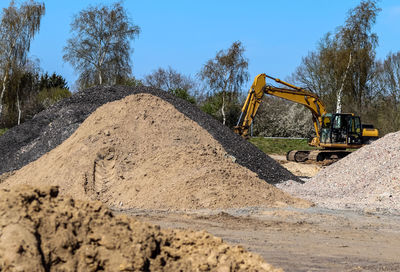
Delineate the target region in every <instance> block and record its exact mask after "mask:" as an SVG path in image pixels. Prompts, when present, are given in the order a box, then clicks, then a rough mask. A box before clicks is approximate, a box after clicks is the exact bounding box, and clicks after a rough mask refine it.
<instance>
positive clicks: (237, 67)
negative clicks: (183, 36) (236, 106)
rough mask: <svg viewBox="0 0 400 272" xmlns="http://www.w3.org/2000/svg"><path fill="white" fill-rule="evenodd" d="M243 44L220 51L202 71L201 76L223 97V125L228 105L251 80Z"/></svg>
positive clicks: (237, 43) (235, 44)
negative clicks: (244, 84)
mask: <svg viewBox="0 0 400 272" xmlns="http://www.w3.org/2000/svg"><path fill="white" fill-rule="evenodd" d="M244 50H245V49H244V47H243V45H242V43H241V42H239V41H236V42H234V43H233V44H232V45H231V47H230V48H229V49H228V50H226V51H223V50H221V51H219V52H218V53H217V55H216V56H215V58H213V59H210V60H209V61H207V63H206V64H205V65H204V66H203V68H202V69H201V71H200V73H199V76H200V78H201V79H202V80H204V81H205V82H206V84H207V85H208V87H209V89H210V90H212V92H213V93H214V94H216V95H217V96H218V97H221V109H220V111H221V114H222V123H223V124H224V125H225V123H226V113H225V109H226V105H227V103H230V102H231V101H233V100H234V99H236V98H237V96H238V94H239V92H240V90H241V87H242V85H243V83H245V82H247V81H248V79H249V73H248V72H247V68H248V61H247V59H246V58H245V57H244Z"/></svg>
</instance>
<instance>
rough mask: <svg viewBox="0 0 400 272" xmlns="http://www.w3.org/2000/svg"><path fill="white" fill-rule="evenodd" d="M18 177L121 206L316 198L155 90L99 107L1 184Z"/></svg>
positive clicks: (291, 202)
mask: <svg viewBox="0 0 400 272" xmlns="http://www.w3.org/2000/svg"><path fill="white" fill-rule="evenodd" d="M281 169H282V170H284V169H283V168H282V167H280V166H279V165H278V167H277V168H276V170H275V171H282V170H281ZM271 171H274V169H271ZM285 171H286V170H285ZM273 182H274V180H272V182H271V183H273ZM275 182H276V181H275ZM18 184H30V185H34V186H37V185H59V186H60V190H61V193H62V194H71V195H73V196H74V197H76V198H79V199H92V200H100V201H102V202H103V203H106V204H108V205H109V206H111V207H117V208H119V209H125V208H126V209H129V208H136V209H198V208H211V209H215V208H238V207H248V206H267V207H272V206H274V207H276V206H286V205H293V206H297V207H307V206H309V205H310V203H309V202H307V201H304V200H300V199H298V198H294V197H292V196H290V195H288V194H286V193H284V192H282V191H281V190H279V189H277V188H275V187H274V186H272V185H270V184H269V183H267V182H265V180H262V179H260V178H259V177H258V175H257V174H256V173H254V172H252V171H250V170H249V169H248V168H246V167H243V166H241V165H240V164H238V163H237V162H236V158H235V157H234V156H232V155H230V154H228V153H227V152H226V150H225V149H224V148H223V146H222V145H221V144H220V143H219V142H218V141H216V140H215V139H214V138H213V137H212V136H211V135H210V134H209V133H208V132H207V131H206V130H205V129H204V128H202V127H201V126H199V125H198V124H197V123H196V122H194V121H193V120H191V119H189V118H188V117H187V116H185V115H184V114H182V113H181V112H179V111H177V110H176V108H175V107H174V106H173V105H171V104H170V103H168V102H166V101H165V100H163V99H161V98H159V97H156V96H153V95H150V94H136V95H131V96H128V97H126V98H125V99H123V100H119V101H115V102H111V103H108V104H106V105H104V106H102V107H100V108H99V109H97V110H96V111H95V112H94V113H93V114H91V115H90V116H89V117H88V118H87V119H86V120H85V122H84V123H83V124H82V125H81V126H80V127H79V128H78V129H77V130H76V131H75V133H74V134H73V135H72V136H71V137H70V138H68V139H67V140H66V141H65V142H63V143H62V144H61V145H59V146H58V147H57V148H55V149H53V150H52V151H51V152H49V153H47V154H45V155H44V156H42V157H41V158H40V159H38V160H36V161H34V162H32V163H30V164H29V165H27V166H25V167H23V168H22V169H21V170H19V171H17V172H16V173H15V174H14V175H12V176H10V177H8V179H6V181H4V182H3V183H2V184H1V187H9V186H14V185H18Z"/></svg>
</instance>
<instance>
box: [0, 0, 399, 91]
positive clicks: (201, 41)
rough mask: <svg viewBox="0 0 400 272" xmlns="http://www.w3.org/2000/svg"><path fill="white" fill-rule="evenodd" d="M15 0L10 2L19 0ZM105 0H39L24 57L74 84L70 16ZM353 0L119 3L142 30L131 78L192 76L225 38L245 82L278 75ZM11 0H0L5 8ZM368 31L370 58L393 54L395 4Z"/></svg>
mask: <svg viewBox="0 0 400 272" xmlns="http://www.w3.org/2000/svg"><path fill="white" fill-rule="evenodd" d="M21 2H22V1H21V0H16V3H17V4H18V3H21ZM113 2H115V1H111V0H103V1H96V0H45V1H44V3H45V5H46V15H45V16H44V17H43V19H42V24H41V29H40V32H39V34H37V36H36V37H35V39H34V41H33V43H32V45H31V51H30V55H31V56H33V57H35V58H38V59H39V60H40V66H41V68H42V69H43V71H44V72H45V71H47V72H49V73H53V72H56V73H57V74H60V75H62V76H63V77H65V78H66V79H67V81H68V84H69V86H71V87H72V88H73V85H74V82H75V81H76V79H77V78H78V75H77V74H76V73H75V72H74V69H73V68H72V67H71V66H70V65H69V64H68V63H64V62H63V60H62V56H63V47H64V46H65V45H66V40H67V39H68V38H69V37H70V23H71V21H72V18H73V15H75V14H77V13H79V11H80V10H82V9H84V8H87V7H88V6H89V5H100V4H111V3H113ZM359 2H360V1H359V0H335V1H332V0H279V1H277V0H264V1H262V0H257V1H256V0H249V1H243V0H229V1H228V0H197V1H194V0H192V1H190V0H187V1H183V0H179V1H178V0H169V1H168V0H158V1H156V0H146V1H145V0H125V1H124V7H125V8H126V10H127V12H128V14H129V16H130V17H131V19H132V20H133V22H134V24H136V25H138V26H139V27H140V28H141V34H140V35H139V37H138V38H137V39H136V40H135V41H134V42H133V49H134V52H133V53H132V61H133V75H134V76H135V77H136V78H138V79H140V78H143V76H144V75H146V74H149V73H151V72H152V71H154V70H156V69H157V68H158V67H163V68H167V67H168V66H171V67H172V68H174V69H175V70H177V71H178V72H180V73H182V74H185V75H189V76H191V77H195V76H196V74H197V73H198V72H199V71H200V69H201V67H202V66H203V65H204V63H205V62H206V61H207V60H209V59H210V58H213V57H214V56H215V54H216V52H218V51H219V50H221V49H227V48H229V47H230V45H231V44H232V42H234V41H237V40H239V41H241V42H242V44H243V45H244V47H245V48H246V52H245V55H246V57H247V58H248V60H249V73H250V78H251V80H252V79H253V78H254V77H255V76H256V75H257V74H259V73H267V74H269V75H272V76H275V77H278V78H282V79H285V78H286V77H288V76H290V75H291V74H292V73H293V72H294V71H295V69H296V67H297V66H299V64H300V63H301V60H302V58H303V57H305V56H307V54H308V52H310V51H313V50H315V49H316V47H317V45H318V42H319V40H320V39H321V38H322V37H323V35H324V34H326V33H327V32H333V31H335V29H336V28H337V27H338V26H340V25H343V24H344V22H345V19H346V17H347V13H348V11H349V10H350V9H351V8H354V7H356V6H357V5H358V4H359ZM9 3H10V1H8V0H0V7H1V8H5V7H7V6H8V5H9ZM378 6H379V7H380V8H381V9H382V11H381V12H380V13H379V16H378V18H377V22H376V24H375V26H374V28H373V31H374V32H375V33H377V34H378V36H379V46H378V48H377V58H378V59H384V58H385V57H386V56H387V54H388V53H389V52H397V51H400V1H399V0H381V1H380V2H378Z"/></svg>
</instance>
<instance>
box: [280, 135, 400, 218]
mask: <svg viewBox="0 0 400 272" xmlns="http://www.w3.org/2000/svg"><path fill="white" fill-rule="evenodd" d="M278 187H279V188H282V189H283V190H285V191H287V192H290V193H291V194H294V195H297V196H299V197H302V198H305V199H309V200H311V201H313V202H315V203H316V204H318V205H319V206H323V207H327V208H333V209H349V208H350V209H356V210H364V211H370V212H390V213H400V131H399V132H396V133H391V134H387V135H386V136H384V137H383V138H381V139H379V140H377V141H375V142H373V143H372V144H370V145H367V146H365V147H363V148H361V149H359V150H357V151H355V152H353V153H351V154H350V155H348V156H346V157H345V158H343V159H341V160H340V161H338V162H336V163H334V164H332V165H330V166H328V167H327V168H325V169H323V170H322V171H320V172H319V173H318V174H317V175H316V176H314V177H313V178H312V179H311V180H310V181H308V182H306V183H305V184H303V185H302V184H299V183H295V182H285V183H283V184H280V185H278Z"/></svg>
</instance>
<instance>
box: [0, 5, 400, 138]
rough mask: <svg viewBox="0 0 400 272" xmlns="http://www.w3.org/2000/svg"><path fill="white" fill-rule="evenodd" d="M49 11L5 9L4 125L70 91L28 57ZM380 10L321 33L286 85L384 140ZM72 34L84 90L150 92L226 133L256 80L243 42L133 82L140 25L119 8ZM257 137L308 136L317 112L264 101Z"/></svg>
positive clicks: (88, 18) (82, 16)
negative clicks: (195, 65)
mask: <svg viewBox="0 0 400 272" xmlns="http://www.w3.org/2000/svg"><path fill="white" fill-rule="evenodd" d="M44 11H45V7H44V4H42V3H37V2H34V1H32V0H31V1H28V2H26V3H23V4H22V5H21V6H20V7H19V8H17V7H16V6H15V4H14V2H13V1H12V2H11V4H10V6H9V8H7V9H4V10H3V15H2V21H1V26H0V28H1V31H0V57H1V67H0V68H1V70H0V76H1V79H2V90H1V97H0V118H1V119H0V121H1V126H2V127H9V126H12V125H15V124H17V123H19V122H20V121H21V120H22V121H23V120H24V119H27V118H30V117H32V116H33V115H34V114H35V113H36V112H38V111H39V110H42V109H44V108H46V107H48V106H49V105H51V104H52V103H54V102H55V101H57V100H58V99H61V98H63V97H67V96H69V95H70V93H69V91H68V86H67V83H66V82H65V80H64V79H63V78H62V76H60V75H56V74H53V75H51V76H49V75H47V74H46V73H44V74H43V73H40V72H38V71H40V68H39V67H38V65H36V66H35V65H32V63H34V62H33V61H32V60H29V58H28V57H27V56H28V52H29V46H30V41H31V40H32V38H33V37H34V35H35V34H36V33H37V32H38V31H39V27H40V19H41V18H42V16H43V15H44ZM379 12H380V9H379V7H378V6H377V4H376V1H374V0H366V1H361V2H360V4H359V5H358V6H356V7H355V8H354V9H351V10H350V11H349V13H348V15H347V18H346V20H345V22H344V24H343V25H342V26H339V27H338V28H337V29H335V31H333V32H328V33H327V34H326V35H324V37H322V39H321V41H320V43H319V45H318V47H317V49H316V50H314V51H311V52H310V53H309V54H308V55H307V56H305V57H304V58H303V60H302V63H301V65H300V66H299V67H297V68H294V70H295V72H294V73H293V74H292V75H291V76H290V77H289V78H287V79H286V81H288V82H290V83H292V84H294V85H297V86H300V87H303V88H306V89H309V90H311V91H313V92H315V93H317V94H318V95H319V96H320V97H321V99H322V101H323V102H324V103H325V104H326V107H327V109H328V111H330V112H353V113H355V114H357V115H360V116H361V118H362V120H363V123H372V124H374V125H375V126H376V127H377V128H378V129H380V131H381V135H383V134H386V133H388V132H392V131H398V130H400V104H399V103H400V52H397V53H390V54H389V55H388V56H387V58H386V59H384V60H377V59H376V47H377V46H378V35H377V34H376V33H373V32H372V26H373V25H374V23H375V21H376V17H377V15H378V13H379ZM24 14H25V15H26V16H22V15H24ZM23 18H25V19H23ZM26 18H28V19H26ZM99 25H101V26H102V27H97V26H99ZM71 33H72V35H71V38H70V39H68V41H67V44H66V46H65V47H64V55H63V59H64V61H66V62H69V63H70V64H71V65H72V66H73V67H74V68H75V70H76V71H77V72H78V74H79V79H78V81H77V86H78V87H79V88H80V89H83V88H87V87H90V86H93V85H102V84H107V85H114V84H124V85H140V84H143V85H147V86H152V87H156V88H160V89H163V90H165V91H167V92H170V93H172V94H173V95H176V96H179V97H181V98H183V99H186V100H188V101H190V102H191V103H193V104H196V105H197V106H199V107H200V108H201V109H202V110H203V111H205V112H207V113H209V114H211V115H213V116H214V117H215V118H217V119H218V120H220V121H221V122H222V123H224V124H225V125H227V126H229V127H233V126H235V125H236V122H237V120H238V117H239V115H240V110H241V107H242V104H243V102H244V99H245V97H246V95H247V90H248V89H247V88H248V87H249V86H250V84H251V82H250V81H249V79H250V78H249V73H248V59H247V58H246V57H245V47H244V46H243V44H242V43H241V42H240V41H236V42H234V43H232V45H231V46H230V47H229V48H227V49H225V50H220V51H218V52H217V53H216V55H215V56H214V57H213V58H211V59H210V60H208V61H206V62H205V64H204V65H203V66H202V67H199V72H198V73H197V74H196V75H195V77H190V76H187V75H184V74H181V73H179V72H178V71H176V70H174V69H173V68H171V67H167V68H162V67H160V68H158V69H157V70H155V71H153V72H152V73H150V74H148V75H147V76H145V77H144V78H143V79H136V78H135V77H133V76H132V68H131V67H132V59H131V52H132V48H131V46H132V41H133V40H134V39H135V38H137V37H138V35H139V34H140V27H139V26H137V25H135V24H134V23H133V21H132V19H131V18H129V16H128V15H127V12H126V10H125V9H124V7H123V6H122V4H121V3H119V2H118V3H115V4H112V5H109V6H105V5H103V6H102V5H99V6H95V7H92V6H90V7H88V8H87V9H84V10H82V11H80V12H79V13H78V14H76V15H75V16H74V17H73V20H72V22H71ZM9 37H14V38H13V39H11V40H10V39H9ZM263 72H266V73H268V74H271V75H273V76H278V77H279V75H276V74H274V72H273V71H259V73H263ZM50 79H51V80H53V79H54V81H57V82H59V84H55V83H51V84H50V85H48V84H47V85H46V84H45V83H44V81H46V80H50ZM56 79H57V80H56ZM251 80H252V79H251ZM52 82H53V81H52ZM253 134H254V135H262V136H297V137H309V136H311V135H312V134H313V126H312V121H311V114H310V112H308V111H307V110H306V109H305V108H304V107H302V106H301V105H296V104H294V103H291V102H287V101H284V100H280V99H277V98H274V97H268V96H267V97H265V98H264V102H263V103H262V104H261V107H260V110H259V112H258V114H257V116H256V118H255V122H254V127H253Z"/></svg>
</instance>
